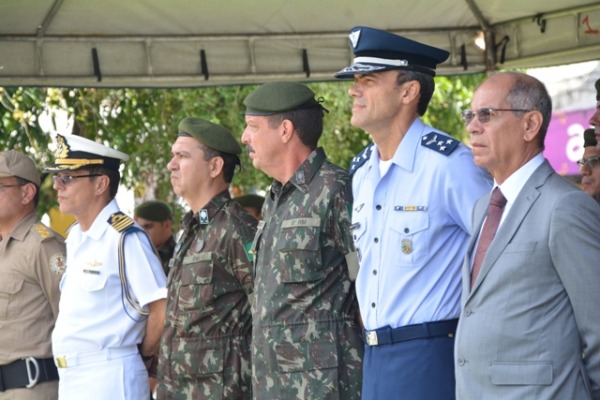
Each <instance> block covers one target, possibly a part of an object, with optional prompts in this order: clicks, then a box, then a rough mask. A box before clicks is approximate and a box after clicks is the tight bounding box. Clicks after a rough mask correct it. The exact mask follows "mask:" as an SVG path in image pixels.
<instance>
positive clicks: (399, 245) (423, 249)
mask: <svg viewBox="0 0 600 400" xmlns="http://www.w3.org/2000/svg"><path fill="white" fill-rule="evenodd" d="M390 228H391V232H392V235H393V236H392V238H391V240H392V241H391V242H389V245H390V246H394V250H396V249H397V250H399V251H395V252H394V253H396V254H397V262H396V265H397V266H400V267H414V266H417V265H420V264H419V263H420V262H422V261H423V260H426V259H428V257H429V239H428V237H427V229H428V228H429V215H428V214H427V213H425V212H422V211H405V212H394V213H393V214H392V217H391V218H390Z"/></svg>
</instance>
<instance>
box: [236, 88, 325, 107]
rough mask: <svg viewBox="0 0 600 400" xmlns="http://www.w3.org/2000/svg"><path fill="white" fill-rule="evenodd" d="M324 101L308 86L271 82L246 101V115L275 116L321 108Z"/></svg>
mask: <svg viewBox="0 0 600 400" xmlns="http://www.w3.org/2000/svg"><path fill="white" fill-rule="evenodd" d="M321 101H322V100H316V99H315V93H314V92H313V91H312V90H310V89H309V88H308V87H307V86H306V85H303V84H301V83H297V82H284V81H279V82H269V83H265V84H264V85H261V86H259V87H258V88H256V89H255V90H254V91H253V92H252V93H250V94H249V95H248V96H246V98H245V99H244V105H245V106H246V115H273V114H280V113H282V112H285V111H291V110H298V109H302V108H321V109H324V108H323V107H322V106H321V103H320V102H321Z"/></svg>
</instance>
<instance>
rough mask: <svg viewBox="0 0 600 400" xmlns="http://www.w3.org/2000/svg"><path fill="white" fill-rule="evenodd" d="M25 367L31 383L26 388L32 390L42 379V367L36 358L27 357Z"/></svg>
mask: <svg viewBox="0 0 600 400" xmlns="http://www.w3.org/2000/svg"><path fill="white" fill-rule="evenodd" d="M25 367H26V368H27V378H29V383H28V384H27V385H25V387H26V388H27V389H31V388H32V387H34V386H35V385H36V384H37V383H38V380H39V379H40V366H39V364H38V362H37V360H36V359H35V358H34V357H27V358H25Z"/></svg>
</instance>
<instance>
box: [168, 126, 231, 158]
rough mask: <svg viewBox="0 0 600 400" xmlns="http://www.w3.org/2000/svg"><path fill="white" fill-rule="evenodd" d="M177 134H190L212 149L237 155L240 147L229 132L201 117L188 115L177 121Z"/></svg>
mask: <svg viewBox="0 0 600 400" xmlns="http://www.w3.org/2000/svg"><path fill="white" fill-rule="evenodd" d="M178 136H192V137H194V138H196V139H198V141H199V142H200V143H202V144H204V145H205V146H207V147H210V148H211V149H213V150H217V151H221V152H223V153H227V154H235V155H239V154H240V153H241V152H242V148H241V147H240V145H239V143H238V142H237V140H235V138H234V137H233V135H232V134H231V132H229V130H228V129H226V128H224V127H222V126H221V125H217V124H213V123H212V122H210V121H207V120H205V119H202V118H194V117H188V118H184V119H183V120H182V121H181V122H180V123H179V134H178Z"/></svg>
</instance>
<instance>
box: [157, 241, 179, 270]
mask: <svg viewBox="0 0 600 400" xmlns="http://www.w3.org/2000/svg"><path fill="white" fill-rule="evenodd" d="M157 252H158V256H159V257H160V263H161V264H162V267H163V271H165V275H166V276H169V261H171V257H173V254H174V253H175V238H173V236H172V235H171V237H169V240H167V242H166V243H165V244H163V245H162V246H161V247H160V249H158V250H157Z"/></svg>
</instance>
